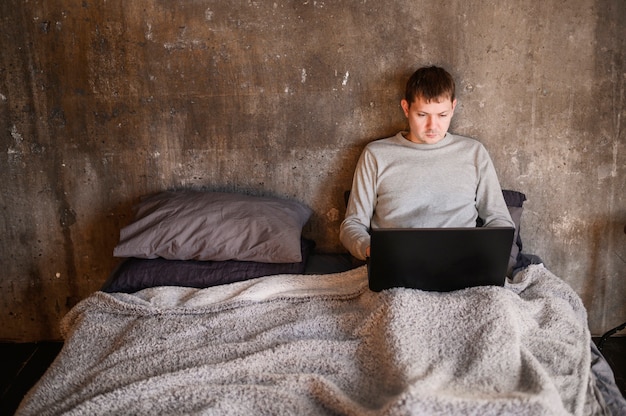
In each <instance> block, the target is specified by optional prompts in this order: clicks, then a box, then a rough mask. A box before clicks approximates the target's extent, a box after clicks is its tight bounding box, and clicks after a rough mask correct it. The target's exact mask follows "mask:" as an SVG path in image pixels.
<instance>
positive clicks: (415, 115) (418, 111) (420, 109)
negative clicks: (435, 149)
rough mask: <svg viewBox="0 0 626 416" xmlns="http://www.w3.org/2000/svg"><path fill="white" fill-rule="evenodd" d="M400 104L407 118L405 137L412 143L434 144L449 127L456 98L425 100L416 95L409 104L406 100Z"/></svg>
mask: <svg viewBox="0 0 626 416" xmlns="http://www.w3.org/2000/svg"><path fill="white" fill-rule="evenodd" d="M400 104H401V105H402V109H403V110H404V115H405V116H406V118H407V119H408V120H409V128H410V132H409V135H408V137H407V139H409V140H410V141H412V142H414V143H420V144H435V143H437V142H438V141H439V140H441V139H443V137H444V136H445V135H446V132H447V131H448V128H449V127H450V121H452V115H453V114H454V107H456V100H454V101H451V100H450V99H449V98H447V97H445V98H444V97H442V98H440V99H439V100H431V101H430V102H427V101H425V100H424V98H423V97H417V98H416V99H415V101H413V102H412V103H410V104H409V102H408V101H407V100H402V102H401V103H400Z"/></svg>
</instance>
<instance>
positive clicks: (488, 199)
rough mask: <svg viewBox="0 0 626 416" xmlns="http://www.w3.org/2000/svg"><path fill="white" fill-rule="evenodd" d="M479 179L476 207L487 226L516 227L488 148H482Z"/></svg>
mask: <svg viewBox="0 0 626 416" xmlns="http://www.w3.org/2000/svg"><path fill="white" fill-rule="evenodd" d="M478 169H479V181H478V187H477V189H476V209H477V211H478V216H479V217H480V218H481V219H482V220H483V222H484V226H485V227H515V224H514V223H513V220H512V219H511V215H510V214H509V209H508V208H507V206H506V202H505V201H504V196H503V195H502V188H501V187H500V182H499V181H498V176H497V174H496V169H495V168H494V166H493V163H492V161H491V158H490V157H489V154H488V153H487V150H486V149H484V147H483V149H482V152H481V157H480V160H479V166H478Z"/></svg>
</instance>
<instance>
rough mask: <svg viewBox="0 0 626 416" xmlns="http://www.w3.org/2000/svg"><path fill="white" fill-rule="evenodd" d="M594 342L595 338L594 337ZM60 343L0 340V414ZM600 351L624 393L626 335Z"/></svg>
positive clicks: (9, 411)
mask: <svg viewBox="0 0 626 416" xmlns="http://www.w3.org/2000/svg"><path fill="white" fill-rule="evenodd" d="M594 341H595V342H596V343H597V342H598V341H599V339H598V338H594ZM62 346H63V344H62V343H60V342H39V343H28V344H15V343H0V357H1V358H0V415H12V414H13V413H14V412H15V409H17V406H18V405H19V403H20V401H21V400H22V398H23V397H24V395H25V394H26V392H27V391H28V390H29V389H30V388H31V387H32V386H33V385H34V384H35V383H36V382H37V380H38V379H39V378H40V377H41V375H42V374H43V373H44V372H45V371H46V369H47V368H48V366H49V365H50V363H51V362H52V361H53V360H54V358H55V357H56V355H57V354H58V353H59V351H60V350H61V347H62ZM602 354H603V355H604V357H605V358H606V360H607V362H608V363H609V365H610V366H611V368H612V369H613V372H614V373H615V381H616V382H617V385H618V387H619V388H620V390H621V391H622V394H624V395H625V396H626V337H619V336H616V337H611V338H608V339H607V340H606V341H605V342H604V344H603V348H602Z"/></svg>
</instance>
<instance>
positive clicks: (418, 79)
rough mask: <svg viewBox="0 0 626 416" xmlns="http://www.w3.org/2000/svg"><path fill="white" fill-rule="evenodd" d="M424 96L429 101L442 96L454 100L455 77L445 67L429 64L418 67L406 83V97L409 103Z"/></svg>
mask: <svg viewBox="0 0 626 416" xmlns="http://www.w3.org/2000/svg"><path fill="white" fill-rule="evenodd" d="M418 97H422V98H423V99H424V100H426V101H427V102H429V101H432V100H435V101H438V100H439V99H440V98H450V101H454V79H452V75H450V74H449V73H448V71H446V70H445V69H443V68H440V67H437V66H429V67H423V68H420V69H418V70H417V71H415V72H414V73H413V75H411V78H409V80H408V81H407V83H406V90H405V93H404V98H405V99H406V100H407V101H408V103H409V104H410V103H412V102H414V101H415V100H416V99H417V98H418Z"/></svg>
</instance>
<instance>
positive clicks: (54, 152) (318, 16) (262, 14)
mask: <svg viewBox="0 0 626 416" xmlns="http://www.w3.org/2000/svg"><path fill="white" fill-rule="evenodd" d="M625 10H626V8H625V7H624V3H623V0H612V1H611V0H606V1H604V0H602V1H601V0H598V1H590V0H571V1H562V0H542V1H530V0H526V1H517V2H500V1H483V2H467V1H463V0H450V1H444V2H430V1H408V0H395V1H391V0H381V1H372V0H362V1H340V0H338V1H323V0H299V1H284V0H275V1H263V0H260V1H251V0H248V1H243V0H242V1H229V2H222V1H217V0H205V1H203V0H196V1H183V0H168V1H165V0H151V1H148V0H146V1H132V2H131V1H122V0H109V1H105V0H103V1H93V0H84V1H68V0H46V1H44V0H35V1H33V0H31V1H24V0H4V1H2V2H0V18H1V22H0V25H1V26H0V28H1V33H0V34H1V36H2V37H1V44H0V51H1V52H0V54H1V55H0V56H1V61H0V140H1V143H2V145H1V149H0V150H1V156H0V159H1V162H0V175H1V178H2V181H1V184H0V190H1V195H0V261H1V264H2V277H0V339H10V340H17V341H31V340H42V339H55V338H59V336H60V335H59V330H58V323H59V320H60V318H61V317H62V316H63V315H64V314H65V313H66V312H67V311H68V309H69V308H70V307H71V306H72V305H74V304H75V303H76V302H77V301H79V300H80V299H82V298H84V297H86V296H87V295H89V294H90V293H91V292H93V291H95V290H97V289H98V288H99V287H100V285H101V284H102V283H103V282H104V281H105V279H106V277H107V275H108V273H109V271H110V270H111V269H112V268H113V267H114V265H115V264H116V263H117V260H116V259H114V258H113V257H112V250H113V247H114V246H115V244H116V242H117V238H118V236H119V230H120V228H121V227H123V226H124V225H126V224H127V223H128V222H129V221H130V216H131V212H132V211H131V207H132V205H133V204H134V203H136V202H137V200H138V198H139V197H140V196H141V195H143V194H146V193H150V192H154V191H158V190H163V189H167V188H172V187H188V188H201V187H203V188H208V189H221V190H233V191H244V192H251V193H255V194H274V195H281V196H286V197H292V198H296V199H298V200H301V201H304V202H305V203H307V204H308V205H309V206H311V207H312V208H313V209H314V210H315V214H314V216H313V218H312V219H311V221H310V224H309V225H307V227H306V229H305V233H306V235H307V236H308V237H310V238H313V239H314V240H315V241H316V242H317V245H318V248H319V249H320V250H322V251H327V252H336V251H341V250H342V248H341V246H340V244H339V242H338V227H339V223H340V221H341V219H342V217H343V215H344V205H343V199H342V193H343V191H344V190H345V189H348V188H349V187H350V183H351V178H352V172H353V169H354V166H355V164H356V159H357V157H358V155H359V153H360V151H361V149H362V148H363V146H364V145H365V144H366V143H367V142H368V141H371V140H373V139H377V138H381V137H384V136H387V135H391V134H394V133H395V132H396V131H397V130H399V129H401V128H404V127H405V121H404V118H403V114H402V111H401V109H400V106H399V101H400V99H401V95H402V89H403V86H404V82H405V80H406V78H407V77H408V75H410V73H412V72H413V70H415V69H416V68H417V67H418V66H421V65H424V64H438V65H443V66H445V67H446V68H448V69H449V70H450V71H451V72H452V73H453V75H454V76H455V78H456V79H457V82H458V95H459V97H458V98H459V102H460V103H459V107H458V110H457V113H456V116H455V120H454V121H453V125H452V131H454V132H456V133H459V134H465V135H469V136H472V137H475V138H478V139H479V140H481V141H482V142H483V143H484V144H485V146H486V147H487V149H488V150H489V151H490V153H491V155H492V158H493V160H494V163H495V165H496V168H497V170H498V173H499V175H500V179H501V183H502V186H503V187H504V188H509V189H516V190H520V191H522V192H524V193H526V195H527V196H528V199H529V200H528V202H527V204H526V210H525V212H524V217H523V223H522V238H523V241H524V244H525V245H524V248H525V251H526V252H530V253H535V254H538V255H540V256H541V257H542V258H543V259H544V260H545V262H546V264H547V266H548V267H549V268H550V269H551V270H552V271H553V272H554V273H555V274H557V275H558V276H560V277H562V278H563V279H564V280H566V281H567V282H568V283H570V284H571V285H572V286H573V287H574V288H575V289H576V290H577V292H578V293H579V294H580V295H581V297H582V299H583V301H584V302H585V304H586V306H587V307H588V309H589V323H590V326H591V329H592V331H593V332H594V333H595V334H600V333H602V332H603V331H605V330H607V329H609V328H611V327H613V326H616V325H618V324H620V323H621V322H623V321H624V320H626V301H625V296H624V294H625V293H626V272H625V269H626V267H625V260H626V235H625V234H624V225H625V224H626V205H625V199H624V189H625V180H624V178H625V160H626V157H625V155H624V145H625V134H624V127H623V120H624V114H625V112H624V81H625V75H626V74H625V59H624V52H625V47H624V42H625V39H626V33H625V29H624V28H625V26H624V22H625V21H626V11H625Z"/></svg>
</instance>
